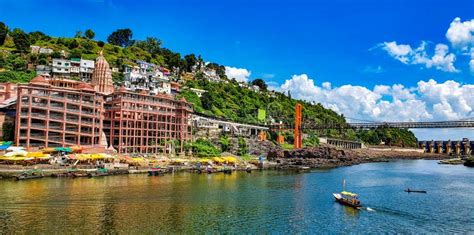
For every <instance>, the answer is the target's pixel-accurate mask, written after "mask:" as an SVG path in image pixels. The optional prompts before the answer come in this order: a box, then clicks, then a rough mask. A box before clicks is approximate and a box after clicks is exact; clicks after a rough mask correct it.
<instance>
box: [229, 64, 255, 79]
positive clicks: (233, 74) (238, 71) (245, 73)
mask: <svg viewBox="0 0 474 235" xmlns="http://www.w3.org/2000/svg"><path fill="white" fill-rule="evenodd" d="M250 74H252V72H251V71H249V70H247V69H244V68H236V67H229V66H225V75H227V77H228V78H229V79H232V78H235V80H237V81H239V82H248V80H249V77H250Z"/></svg>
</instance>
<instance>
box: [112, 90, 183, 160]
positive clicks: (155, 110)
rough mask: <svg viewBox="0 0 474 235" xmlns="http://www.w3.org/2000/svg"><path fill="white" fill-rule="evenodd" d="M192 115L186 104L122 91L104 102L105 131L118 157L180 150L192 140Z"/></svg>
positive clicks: (161, 95)
mask: <svg viewBox="0 0 474 235" xmlns="http://www.w3.org/2000/svg"><path fill="white" fill-rule="evenodd" d="M191 113H192V107H191V105H190V104H189V103H187V102H186V101H185V100H175V99H174V98H173V97H172V96H169V95H164V94H159V95H149V94H147V93H146V92H142V93H140V94H138V93H132V92H128V91H126V90H125V88H122V89H120V91H116V92H114V93H113V94H112V95H111V96H110V97H108V98H107V102H106V118H105V119H106V124H105V125H104V128H105V131H106V135H107V136H108V141H109V143H110V144H111V145H112V146H113V147H114V148H115V149H117V151H118V152H119V153H160V152H170V151H172V150H171V149H170V148H171V147H178V148H179V149H180V150H182V148H183V144H184V142H185V141H187V140H190V139H191V125H190V122H191V116H190V115H191ZM173 140H177V142H173ZM172 143H174V145H173V144H172ZM176 145H178V146H176Z"/></svg>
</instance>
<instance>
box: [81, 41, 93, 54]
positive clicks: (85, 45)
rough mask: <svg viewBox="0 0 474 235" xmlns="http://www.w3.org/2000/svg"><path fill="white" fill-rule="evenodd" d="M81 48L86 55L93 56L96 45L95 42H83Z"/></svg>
mask: <svg viewBox="0 0 474 235" xmlns="http://www.w3.org/2000/svg"><path fill="white" fill-rule="evenodd" d="M81 46H82V48H83V49H84V50H85V51H84V53H86V54H93V53H94V52H93V50H94V46H95V45H94V42H93V41H90V40H82V42H81Z"/></svg>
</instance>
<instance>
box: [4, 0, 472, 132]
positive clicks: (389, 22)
mask: <svg viewBox="0 0 474 235" xmlns="http://www.w3.org/2000/svg"><path fill="white" fill-rule="evenodd" d="M0 3H1V4H0V21H3V22H5V23H6V24H7V25H9V27H10V28H15V27H19V28H22V29H24V30H26V31H33V30H40V31H43V32H45V33H47V34H50V35H53V36H73V35H74V33H75V32H76V31H78V30H82V31H84V30H86V29H88V28H91V29H93V30H94V31H95V32H96V38H97V39H100V40H105V39H106V37H107V35H108V34H110V33H111V32H112V31H114V30H115V29H117V28H131V29H132V30H133V32H134V38H135V39H144V38H145V37H146V36H155V37H158V38H160V39H162V41H163V43H164V46H165V47H168V48H170V49H172V50H175V51H178V52H180V53H181V54H183V55H184V54H188V53H195V54H201V55H202V56H203V57H204V59H205V60H207V61H213V62H217V63H220V64H223V65H226V66H229V68H231V67H233V68H234V69H237V68H240V69H241V70H229V72H232V71H234V72H236V76H243V77H242V79H247V80H252V79H255V78H264V79H265V80H266V81H267V82H269V83H270V84H272V87H274V88H276V89H278V90H283V91H285V90H291V91H292V94H295V95H296V96H297V97H298V98H302V99H308V100H312V101H315V102H321V103H323V104H324V105H325V106H326V107H330V108H333V109H334V110H336V111H338V112H340V113H344V114H345V115H346V116H348V117H355V118H359V119H367V120H447V119H451V120H453V119H462V118H467V117H471V116H474V112H473V111H471V110H470V108H471V107H472V109H473V110H474V101H471V99H469V98H472V97H471V96H470V93H472V92H471V90H470V87H469V86H470V85H469V84H471V83H473V82H472V80H473V78H474V76H473V72H472V71H471V70H470V67H469V62H470V60H471V56H470V55H469V54H470V50H471V48H474V41H472V40H474V39H471V38H461V39H460V40H461V41H459V40H457V39H459V38H457V37H455V36H457V35H458V34H456V33H459V32H460V31H455V33H454V34H453V35H454V36H453V37H448V36H447V31H448V29H449V28H450V25H451V24H452V22H454V20H455V19H456V18H457V17H459V18H460V21H459V24H458V26H460V27H461V26H463V25H464V26H466V27H465V28H467V30H470V29H471V28H469V27H470V26H469V22H470V20H472V19H474V10H473V9H474V1H472V0H471V1H449V2H447V1H441V0H420V1H413V0H411V1H403V0H397V1H395V0H386V1H380V0H371V1H368V0H366V1H357V2H356V1H349V0H331V1H329V0H326V1H298V0H297V1H269V0H260V1H259V0H254V1H251V0H245V1H244V0H242V1H217V0H215V1H210V0H201V1H198V0H187V1H185V0H175V1H172V0H167V1H147V0H142V1H130V0H120V1H119V0H103V1H102V0H70V1H59V0H37V1H33V0H22V1H18V0H0ZM465 22H468V23H467V24H464V23H465ZM473 25H474V21H473ZM473 27H474V26H473ZM472 32H473V33H474V29H473V31H472ZM456 40H457V41H456ZM462 40H464V41H462ZM422 42H424V43H422ZM438 44H442V45H444V46H446V47H447V48H444V46H439V47H438V46H437V45H438ZM408 45H409V46H410V50H409V52H407V51H406V50H403V49H407V47H406V46H408ZM421 45H425V46H424V47H423V48H422V47H420V46H421ZM437 49H439V50H437ZM437 51H439V53H440V56H438V57H435V55H436V53H437ZM473 51H474V50H473ZM400 53H401V54H400ZM450 54H452V56H453V57H454V60H453V58H451V57H450ZM420 58H421V59H420ZM472 58H474V56H472ZM242 72H243V74H242ZM430 79H432V80H431V81H432V82H430ZM420 81H422V82H423V83H422V84H421V85H420V83H419V82H420ZM447 81H448V82H450V81H453V82H454V83H447ZM328 82H329V83H330V84H329V83H328ZM323 83H324V85H323ZM394 85H395V86H394ZM456 89H457V90H456ZM456 92H457V93H461V95H457V96H453V95H451V93H456ZM437 93H440V94H444V93H446V94H445V96H439V95H438V96H437ZM361 95H363V96H361ZM473 96H474V95H473ZM334 97H335V98H334ZM348 101H350V102H352V103H347V102H348ZM345 102H346V103H345ZM463 102H467V103H466V105H464V106H463V105H459V103H462V104H464V103H463ZM354 103H357V104H354ZM398 106H401V107H407V109H411V110H412V111H410V112H405V113H404V111H400V110H399V111H397V110H398V109H397V107H398ZM448 106H449V107H448ZM413 109H415V110H413ZM440 110H448V111H447V112H446V113H444V112H440ZM449 110H450V111H449ZM417 113H418V114H417ZM420 113H421V114H420ZM471 113H473V115H471ZM446 133H447V134H446ZM446 133H445V134H444V135H443V136H439V138H445V137H446V136H449V135H451V136H454V135H456V137H457V135H464V134H465V133H464V132H461V133H458V134H454V132H450V131H448V132H446ZM419 135H421V136H419V137H420V138H423V137H431V136H432V135H431V134H428V135H426V134H419ZM469 135H470V134H469ZM451 136H449V137H451ZM473 137H474V135H473Z"/></svg>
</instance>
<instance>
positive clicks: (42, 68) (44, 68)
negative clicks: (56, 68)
mask: <svg viewBox="0 0 474 235" xmlns="http://www.w3.org/2000/svg"><path fill="white" fill-rule="evenodd" d="M51 72H52V68H51V66H49V65H36V74H38V75H46V74H47V75H48V76H49V75H51Z"/></svg>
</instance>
